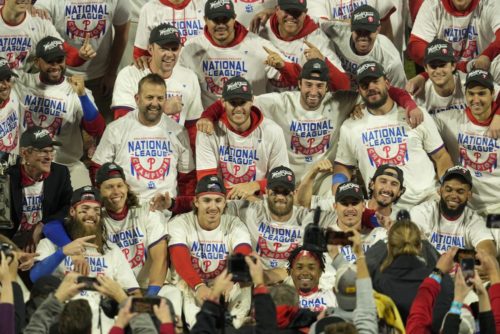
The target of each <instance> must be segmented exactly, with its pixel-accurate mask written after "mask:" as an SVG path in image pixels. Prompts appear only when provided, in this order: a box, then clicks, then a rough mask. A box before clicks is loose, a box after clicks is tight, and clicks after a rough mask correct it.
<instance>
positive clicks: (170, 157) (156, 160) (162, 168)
mask: <svg viewBox="0 0 500 334" xmlns="http://www.w3.org/2000/svg"><path fill="white" fill-rule="evenodd" d="M165 94H166V85H165V80H164V79H163V78H162V77H160V76H159V75H158V74H148V75H146V76H145V77H144V78H142V79H141V80H140V81H139V87H138V92H137V94H136V95H135V101H136V103H137V109H135V110H134V111H132V112H129V113H128V114H127V115H126V116H125V117H122V118H120V119H118V120H116V121H115V122H113V123H111V124H110V125H109V126H108V127H107V129H106V131H105V132H104V135H103V137H102V139H101V142H100V143H99V145H98V146H97V149H96V152H95V154H94V156H93V158H92V166H91V173H92V174H93V175H95V172H96V171H97V169H99V167H100V166H101V165H103V164H105V163H106V162H114V163H116V164H117V165H119V166H122V167H124V172H125V176H126V179H127V182H128V184H129V186H130V188H131V190H132V191H133V192H134V193H136V194H137V195H138V196H139V200H141V201H142V200H150V199H151V198H153V196H154V195H155V194H157V193H161V194H165V193H166V192H168V194H169V196H171V197H172V198H176V197H179V196H183V195H186V196H188V198H186V202H183V203H184V204H186V206H189V204H188V202H189V201H190V198H189V195H192V193H193V190H194V182H195V173H194V161H193V157H192V154H191V149H190V147H189V138H188V135H187V131H186V129H185V128H183V127H182V126H181V125H179V124H177V123H175V122H174V121H173V120H172V119H170V117H168V116H167V115H165V114H164V113H163V104H164V102H165ZM178 184H179V185H181V184H182V185H183V187H179V189H178V188H177V186H178ZM178 199H179V200H178V201H171V204H172V206H171V208H170V209H174V208H175V204H177V205H180V204H181V200H180V199H181V198H180V197H179V198H178Z"/></svg>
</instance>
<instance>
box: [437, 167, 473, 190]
mask: <svg viewBox="0 0 500 334" xmlns="http://www.w3.org/2000/svg"><path fill="white" fill-rule="evenodd" d="M457 177H458V178H461V179H462V180H463V181H464V182H465V183H467V184H468V185H469V186H470V187H471V188H472V175H471V173H470V171H469V170H468V169H467V168H464V167H462V166H458V165H457V166H453V167H450V168H448V169H447V170H446V172H445V173H444V175H443V177H442V178H441V184H444V183H445V182H446V181H448V180H450V179H454V178H457Z"/></svg>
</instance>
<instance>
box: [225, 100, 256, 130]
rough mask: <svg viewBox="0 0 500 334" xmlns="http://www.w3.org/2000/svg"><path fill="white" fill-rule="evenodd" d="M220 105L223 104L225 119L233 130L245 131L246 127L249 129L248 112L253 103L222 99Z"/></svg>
mask: <svg viewBox="0 0 500 334" xmlns="http://www.w3.org/2000/svg"><path fill="white" fill-rule="evenodd" d="M222 103H223V104H224V110H225V111H226V115H227V119H228V120H229V123H230V124H231V125H232V126H233V127H234V128H237V129H244V130H246V128H247V127H250V124H251V120H250V112H251V109H252V106H253V101H246V100H243V99H239V98H237V99H231V100H229V101H225V100H224V99H222Z"/></svg>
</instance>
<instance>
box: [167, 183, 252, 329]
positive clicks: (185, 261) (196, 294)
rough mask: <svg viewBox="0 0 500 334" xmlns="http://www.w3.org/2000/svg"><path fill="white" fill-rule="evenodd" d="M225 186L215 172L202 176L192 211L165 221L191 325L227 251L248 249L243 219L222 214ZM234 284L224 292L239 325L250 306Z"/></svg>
mask: <svg viewBox="0 0 500 334" xmlns="http://www.w3.org/2000/svg"><path fill="white" fill-rule="evenodd" d="M225 206H226V189H225V187H224V184H223V183H222V180H221V179H219V178H218V177H217V176H215V175H207V176H205V177H203V178H202V179H201V180H200V181H199V182H198V184H197V186H196V198H195V200H194V210H193V211H192V212H190V213H186V214H183V215H179V216H177V217H176V218H174V219H173V220H172V221H171V222H169V225H168V229H169V234H170V240H169V245H168V248H169V252H170V258H171V260H172V264H173V266H174V268H175V270H176V272H177V273H178V274H179V276H180V278H181V281H180V282H179V286H180V287H181V289H182V290H183V292H184V316H185V317H186V322H187V324H188V325H189V326H191V327H192V325H193V324H194V322H195V321H196V319H195V316H196V313H198V311H199V306H197V305H201V304H202V303H203V301H204V300H205V299H206V298H207V297H208V295H209V293H210V288H209V287H208V286H209V285H210V284H211V281H212V280H213V279H214V278H215V277H217V276H218V275H219V274H220V273H221V272H222V271H223V270H224V268H225V267H226V264H227V257H228V255H230V254H236V253H239V254H243V255H248V254H250V253H251V252H252V246H251V241H250V235H249V233H248V230H247V228H246V226H245V224H243V222H242V221H241V220H240V219H239V218H237V217H235V216H231V215H228V214H225V213H224V208H225ZM246 290H247V288H245V289H242V288H240V287H239V285H238V284H235V285H234V286H233V288H232V290H231V291H230V292H229V293H227V294H226V300H229V306H228V310H229V311H230V312H231V314H232V315H233V316H237V318H236V319H235V321H234V322H233V323H234V324H235V326H236V327H238V324H240V325H241V321H242V320H243V319H242V317H244V316H246V314H247V312H248V311H249V307H250V300H249V299H250V294H249V293H248V292H249V291H246Z"/></svg>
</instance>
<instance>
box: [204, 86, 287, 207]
mask: <svg viewBox="0 0 500 334" xmlns="http://www.w3.org/2000/svg"><path fill="white" fill-rule="evenodd" d="M221 101H222V103H223V105H224V110H225V113H224V115H223V116H222V117H221V119H220V120H219V122H218V123H217V125H216V126H215V132H214V134H213V135H207V134H205V133H202V132H199V133H198V134H197V136H196V161H197V164H196V172H197V177H198V179H201V178H202V177H203V176H205V175H211V174H218V175H220V177H221V178H222V179H223V181H224V184H225V186H226V187H228V188H231V191H230V192H229V194H228V198H229V199H239V198H246V197H247V196H251V195H254V194H255V193H258V192H259V191H260V192H261V193H264V190H265V185H266V176H267V174H268V172H269V171H270V170H271V169H273V168H274V167H277V166H280V165H285V166H288V155H287V150H286V144H285V138H284V136H283V131H282V130H281V128H280V127H279V126H278V125H277V124H276V123H274V122H273V121H271V120H268V119H266V118H264V116H263V115H262V112H261V111H260V110H259V109H258V108H257V107H254V106H253V105H252V103H253V102H252V101H253V92H252V86H251V85H250V83H249V82H248V81H247V80H245V79H244V78H242V77H233V78H231V79H229V80H228V81H227V82H226V83H225V85H224V90H223V92H222V99H221Z"/></svg>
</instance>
